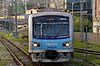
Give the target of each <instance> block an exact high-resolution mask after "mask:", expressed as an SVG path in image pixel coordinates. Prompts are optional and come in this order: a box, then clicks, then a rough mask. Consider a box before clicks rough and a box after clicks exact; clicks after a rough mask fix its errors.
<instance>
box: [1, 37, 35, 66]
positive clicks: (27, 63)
mask: <svg viewBox="0 0 100 66" xmlns="http://www.w3.org/2000/svg"><path fill="white" fill-rule="evenodd" d="M0 42H1V43H2V44H3V45H4V46H5V47H6V48H7V50H8V51H9V52H10V54H11V56H12V57H13V58H14V59H15V60H16V61H17V63H18V65H20V66H32V65H33V63H32V58H31V57H30V55H29V54H28V53H27V52H25V51H24V50H22V49H21V48H19V47H18V46H16V45H15V44H13V43H12V42H11V41H9V40H7V39H5V38H4V37H0Z"/></svg>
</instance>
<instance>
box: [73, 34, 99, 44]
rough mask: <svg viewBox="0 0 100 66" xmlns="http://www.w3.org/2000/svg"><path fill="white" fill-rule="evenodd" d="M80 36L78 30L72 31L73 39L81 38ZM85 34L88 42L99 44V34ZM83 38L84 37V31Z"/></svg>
mask: <svg viewBox="0 0 100 66" xmlns="http://www.w3.org/2000/svg"><path fill="white" fill-rule="evenodd" d="M80 36H81V33H80V32H75V33H74V37H75V40H81V37H80ZM87 36H88V43H94V44H100V34H97V33H88V35H87ZM83 38H85V33H84V37H83Z"/></svg>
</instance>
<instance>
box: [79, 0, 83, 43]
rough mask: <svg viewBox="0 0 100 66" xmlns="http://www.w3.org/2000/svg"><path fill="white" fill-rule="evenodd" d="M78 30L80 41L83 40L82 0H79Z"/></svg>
mask: <svg viewBox="0 0 100 66" xmlns="http://www.w3.org/2000/svg"><path fill="white" fill-rule="evenodd" d="M80 31H81V35H80V37H81V41H82V42H83V0H81V1H80Z"/></svg>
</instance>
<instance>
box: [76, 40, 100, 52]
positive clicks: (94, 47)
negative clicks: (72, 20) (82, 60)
mask: <svg viewBox="0 0 100 66" xmlns="http://www.w3.org/2000/svg"><path fill="white" fill-rule="evenodd" d="M87 46H88V49H91V50H98V51H99V50H100V45H99V44H90V43H88V44H87ZM74 47H75V48H86V43H85V42H81V41H74Z"/></svg>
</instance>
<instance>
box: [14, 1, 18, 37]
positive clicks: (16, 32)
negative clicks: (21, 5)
mask: <svg viewBox="0 0 100 66" xmlns="http://www.w3.org/2000/svg"><path fill="white" fill-rule="evenodd" d="M15 9H16V10H15V37H16V38H18V30H17V26H18V20H17V0H15Z"/></svg>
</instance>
